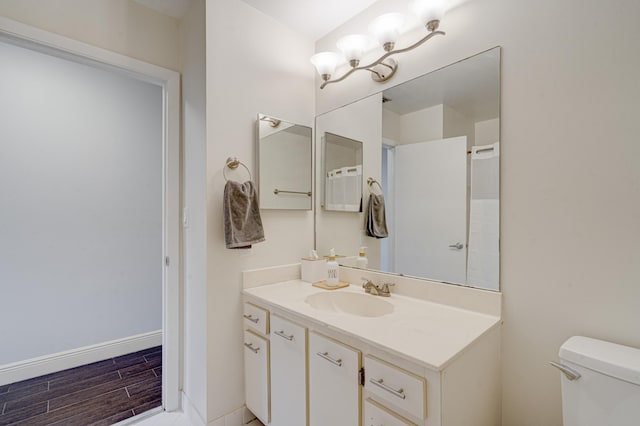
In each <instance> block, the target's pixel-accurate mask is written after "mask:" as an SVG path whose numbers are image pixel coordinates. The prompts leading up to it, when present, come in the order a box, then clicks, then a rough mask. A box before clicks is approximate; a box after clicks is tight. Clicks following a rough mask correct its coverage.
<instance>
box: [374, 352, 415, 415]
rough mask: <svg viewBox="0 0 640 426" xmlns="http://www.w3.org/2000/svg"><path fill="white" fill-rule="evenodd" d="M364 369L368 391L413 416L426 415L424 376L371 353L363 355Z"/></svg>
mask: <svg viewBox="0 0 640 426" xmlns="http://www.w3.org/2000/svg"><path fill="white" fill-rule="evenodd" d="M364 370H365V376H366V381H365V388H366V389H367V390H368V391H369V392H371V393H372V394H373V395H375V396H377V397H378V398H379V399H381V400H383V401H384V402H385V403H389V404H391V405H392V406H395V407H398V408H400V409H402V410H404V411H406V412H408V413H410V414H411V415H413V416H415V417H419V418H425V417H426V414H427V404H426V395H427V382H426V381H425V379H424V378H422V377H419V376H416V375H415V374H412V373H410V372H408V371H405V370H402V369H400V368H398V367H396V366H394V365H391V364H389V363H387V362H385V361H382V360H381V359H378V358H375V357H373V356H371V355H367V356H366V357H365V360H364Z"/></svg>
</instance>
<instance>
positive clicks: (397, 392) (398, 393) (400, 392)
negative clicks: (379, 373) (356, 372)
mask: <svg viewBox="0 0 640 426" xmlns="http://www.w3.org/2000/svg"><path fill="white" fill-rule="evenodd" d="M369 382H370V383H371V384H374V385H376V386H378V387H379V388H382V389H384V390H386V391H387V392H389V393H391V394H393V395H395V396H397V397H398V398H400V399H405V398H406V397H407V396H406V395H405V394H404V389H400V390H395V389H393V388H392V387H389V386H388V385H386V384H385V383H384V380H382V379H369Z"/></svg>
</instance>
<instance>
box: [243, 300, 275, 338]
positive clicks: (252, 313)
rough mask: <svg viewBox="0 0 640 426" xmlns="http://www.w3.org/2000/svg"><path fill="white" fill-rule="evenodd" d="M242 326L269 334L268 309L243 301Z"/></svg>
mask: <svg viewBox="0 0 640 426" xmlns="http://www.w3.org/2000/svg"><path fill="white" fill-rule="evenodd" d="M243 317H244V326H245V328H248V329H250V330H253V331H255V332H257V333H260V334H265V335H266V334H269V311H267V310H266V309H262V308H259V307H257V306H256V305H252V304H251V303H247V302H245V304H244V314H243Z"/></svg>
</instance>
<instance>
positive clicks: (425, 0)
mask: <svg viewBox="0 0 640 426" xmlns="http://www.w3.org/2000/svg"><path fill="white" fill-rule="evenodd" d="M446 6H447V5H446V0H413V1H412V2H411V3H409V10H410V11H411V12H412V13H413V14H414V15H416V16H417V17H418V19H419V20H420V22H422V25H427V24H428V23H429V22H432V21H440V20H441V19H442V18H443V17H444V14H445V12H446V9H447V7H446Z"/></svg>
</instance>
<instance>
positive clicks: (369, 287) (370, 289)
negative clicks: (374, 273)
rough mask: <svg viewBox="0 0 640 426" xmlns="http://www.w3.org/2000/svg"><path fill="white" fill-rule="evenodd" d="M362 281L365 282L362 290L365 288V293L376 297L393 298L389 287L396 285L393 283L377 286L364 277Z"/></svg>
mask: <svg viewBox="0 0 640 426" xmlns="http://www.w3.org/2000/svg"><path fill="white" fill-rule="evenodd" d="M362 280H363V281H364V283H363V284H362V288H364V291H365V292H367V293H369V294H372V295H374V296H382V297H389V296H391V289H390V288H389V287H392V286H394V285H395V284H393V283H384V284H382V285H377V284H374V283H373V281H371V280H370V279H368V278H364V277H362Z"/></svg>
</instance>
